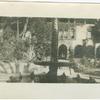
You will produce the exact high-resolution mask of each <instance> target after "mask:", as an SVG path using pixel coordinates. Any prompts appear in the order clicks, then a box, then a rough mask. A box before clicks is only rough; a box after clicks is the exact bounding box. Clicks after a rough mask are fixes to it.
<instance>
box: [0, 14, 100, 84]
mask: <svg viewBox="0 0 100 100" xmlns="http://www.w3.org/2000/svg"><path fill="white" fill-rule="evenodd" d="M99 26H100V20H99V19H88V18H87V19H86V18H84V19H82V18H42V17H41V18H40V17H9V16H8V17H0V82H7V83H100V27H99Z"/></svg>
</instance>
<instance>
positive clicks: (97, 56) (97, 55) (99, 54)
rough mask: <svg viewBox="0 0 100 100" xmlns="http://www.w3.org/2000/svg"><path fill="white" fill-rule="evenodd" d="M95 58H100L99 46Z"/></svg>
mask: <svg viewBox="0 0 100 100" xmlns="http://www.w3.org/2000/svg"><path fill="white" fill-rule="evenodd" d="M96 58H100V46H98V47H97V49H96Z"/></svg>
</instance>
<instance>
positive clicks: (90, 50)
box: [86, 46, 94, 58]
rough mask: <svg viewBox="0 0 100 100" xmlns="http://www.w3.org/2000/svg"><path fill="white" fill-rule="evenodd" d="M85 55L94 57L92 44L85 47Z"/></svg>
mask: <svg viewBox="0 0 100 100" xmlns="http://www.w3.org/2000/svg"><path fill="white" fill-rule="evenodd" d="M86 57H88V58H93V57H94V47H93V46H87V47H86Z"/></svg>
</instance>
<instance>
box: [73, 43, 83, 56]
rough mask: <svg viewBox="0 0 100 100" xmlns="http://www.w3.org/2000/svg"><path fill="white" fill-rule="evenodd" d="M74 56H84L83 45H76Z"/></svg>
mask: <svg viewBox="0 0 100 100" xmlns="http://www.w3.org/2000/svg"><path fill="white" fill-rule="evenodd" d="M74 57H75V58H82V57H83V46H82V45H77V46H76V47H75V51H74Z"/></svg>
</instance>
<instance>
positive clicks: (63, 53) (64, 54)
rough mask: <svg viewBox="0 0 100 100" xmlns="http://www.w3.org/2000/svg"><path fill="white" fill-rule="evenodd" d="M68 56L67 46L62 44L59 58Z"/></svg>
mask: <svg viewBox="0 0 100 100" xmlns="http://www.w3.org/2000/svg"><path fill="white" fill-rule="evenodd" d="M66 58H67V47H66V46H65V45H61V46H60V47H59V59H66Z"/></svg>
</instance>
